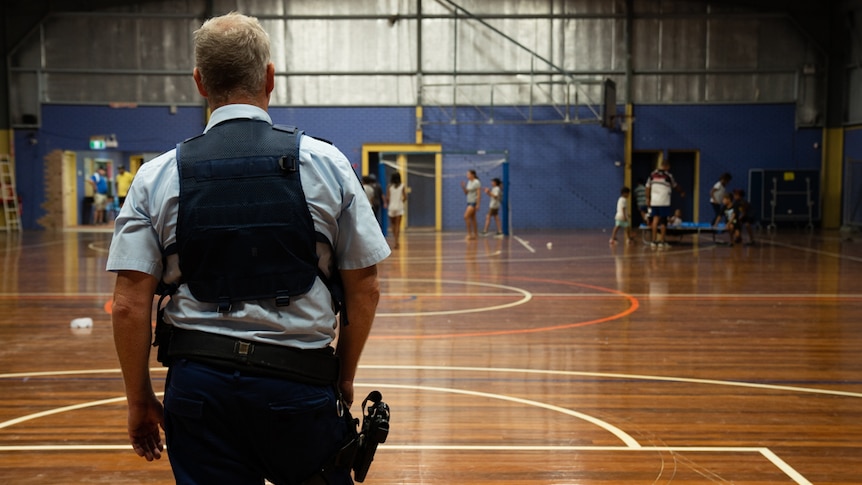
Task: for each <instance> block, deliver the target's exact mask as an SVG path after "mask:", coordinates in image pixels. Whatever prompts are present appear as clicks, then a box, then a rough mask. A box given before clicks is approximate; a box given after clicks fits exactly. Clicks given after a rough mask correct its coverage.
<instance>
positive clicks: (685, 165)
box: [632, 150, 700, 222]
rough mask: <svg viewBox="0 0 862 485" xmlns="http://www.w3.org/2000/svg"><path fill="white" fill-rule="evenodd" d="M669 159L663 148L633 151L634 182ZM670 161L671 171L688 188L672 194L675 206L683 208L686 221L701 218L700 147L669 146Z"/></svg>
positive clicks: (672, 202)
mask: <svg viewBox="0 0 862 485" xmlns="http://www.w3.org/2000/svg"><path fill="white" fill-rule="evenodd" d="M664 159H665V154H664V152H663V151H660V150H642V151H635V152H633V153H632V185H633V186H637V185H638V184H639V183H641V182H644V181H646V179H647V177H649V174H650V173H651V172H652V171H653V170H655V169H656V168H658V166H659V163H661V161H662V160H664ZM667 161H668V163H670V173H671V174H672V175H673V178H674V180H676V183H677V184H678V185H679V186H680V187H681V188H682V190H683V192H685V197H682V196H681V195H680V194H679V193H678V192H676V191H674V192H673V195H672V196H671V202H670V204H671V207H672V208H673V209H674V210H676V209H680V210H681V211H682V219H683V220H684V221H690V222H697V221H698V220H699V217H700V214H699V212H700V211H699V210H698V209H699V205H698V203H697V199H698V196H699V191H698V186H697V182H698V180H697V179H698V170H699V165H700V151H699V150H669V151H668V153H667Z"/></svg>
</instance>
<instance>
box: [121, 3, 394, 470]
mask: <svg viewBox="0 0 862 485" xmlns="http://www.w3.org/2000/svg"><path fill="white" fill-rule="evenodd" d="M194 43H195V64H196V67H195V69H194V80H195V83H196V85H197V88H198V91H199V92H200V94H201V95H202V96H203V97H205V98H206V99H207V101H208V103H209V106H210V108H211V109H212V116H211V118H210V120H209V123H208V124H207V126H206V128H205V130H204V134H203V135H200V136H198V137H195V138H192V139H190V140H187V141H185V142H183V143H181V144H180V145H179V146H178V148H177V149H175V150H171V151H169V152H167V153H165V154H162V155H161V156H159V157H157V158H155V159H154V160H152V161H150V162H148V163H146V164H144V165H143V166H142V167H141V169H140V170H139V172H138V173H137V175H136V180H135V183H134V184H133V185H132V187H131V190H130V192H129V194H128V197H127V199H126V203H125V205H124V206H123V208H122V210H121V211H120V214H119V216H118V218H117V221H116V228H115V233H114V238H113V241H112V243H111V250H110V255H109V257H108V264H107V269H108V270H109V271H113V272H116V273H117V282H116V288H115V291H114V299H113V316H112V318H113V327H114V341H115V345H116V349H117V354H118V356H119V359H120V364H121V367H122V371H123V380H124V382H125V388H126V397H127V400H128V405H129V415H128V428H129V437H130V440H131V443H132V447H133V449H134V450H135V452H136V453H137V454H138V455H139V456H141V457H144V458H146V459H147V461H151V460H154V459H159V458H160V457H161V455H162V452H163V451H164V448H163V444H162V441H161V436H160V431H159V426H161V427H163V428H164V430H165V439H166V443H167V447H168V450H169V457H170V462H171V467H172V469H173V472H174V477H175V478H176V481H177V483H180V484H216V483H224V484H252V483H254V484H263V483H264V480H265V479H267V480H270V481H271V482H273V483H276V484H299V483H304V482H310V481H316V482H321V480H325V483H329V484H344V483H352V480H351V478H350V475H349V469H348V468H343V469H339V468H336V467H333V466H329V465H330V464H331V463H332V461H333V460H332V458H333V457H334V456H335V455H336V453H337V451H338V450H339V449H340V447H341V446H342V445H343V444H344V439H345V436H346V433H347V429H348V426H347V424H346V422H345V420H344V419H343V418H342V417H340V415H339V414H340V409H342V407H341V405H340V404H341V403H339V399H340V400H341V401H342V402H343V404H344V405H345V406H349V405H350V404H351V403H352V401H353V398H354V389H353V381H354V377H355V375H356V368H357V365H358V361H359V356H360V354H361V352H362V349H363V347H364V345H365V342H366V339H367V338H368V334H369V332H370V330H371V325H372V321H373V319H374V314H375V311H376V307H377V301H378V298H379V288H378V281H377V267H376V265H377V263H379V262H380V261H382V260H383V259H385V258H386V257H387V256H388V255H389V253H390V250H389V247H388V245H387V244H386V240H385V239H384V238H383V235H382V233H381V231H380V228H379V226H378V224H377V221H376V220H375V219H374V214H373V212H372V210H371V205H370V204H369V203H368V199H367V197H366V196H365V192H364V191H363V189H362V186H361V184H360V182H359V180H358V178H357V176H356V174H355V173H354V172H353V169H352V168H351V165H350V163H349V162H348V160H347V159H346V158H345V156H344V155H343V154H342V153H341V152H340V151H339V150H338V149H336V148H335V147H333V146H332V145H330V144H328V143H325V142H323V141H320V140H317V139H314V138H312V137H310V136H304V135H302V134H301V132H298V131H296V130H293V129H290V128H287V127H279V126H273V123H272V120H271V118H270V116H269V115H268V113H267V111H266V110H267V108H268V105H269V98H270V93H271V92H272V90H273V86H274V84H275V67H274V65H273V64H272V63H271V62H270V47H269V38H268V36H267V34H266V32H265V31H264V30H263V28H262V27H261V25H260V24H259V22H258V21H257V19H255V18H251V17H246V16H244V15H240V14H236V13H232V14H228V15H225V16H222V17H216V18H213V19H210V20H208V21H207V22H205V23H204V24H203V26H202V27H201V28H200V29H199V30H197V31H196V32H195V35H194ZM163 258H164V259H163ZM163 261H164V264H163ZM339 280H340V282H339ZM342 290H343V291H342ZM157 293H158V294H159V295H162V294H166V295H169V298H168V297H165V298H164V299H163V300H162V301H160V302H159V305H158V308H163V310H161V311H159V312H158V315H157V321H158V324H157V328H156V332H155V339H156V343H157V344H158V347H157V349H158V359H159V360H160V361H161V362H163V363H164V364H165V365H168V367H169V369H168V374H167V379H166V382H165V395H164V407H163V406H162V403H161V402H159V400H158V398H157V397H156V395H155V393H154V390H153V386H152V383H151V379H150V374H149V367H150V349H151V341H152V337H153V335H152V334H153V332H152V331H151V322H152V316H153V315H152V308H153V298H154V295H156V294H157ZM342 294H343V295H344V296H343V298H339V295H342ZM342 300H343V304H344V311H342V312H341V317H340V324H338V323H337V322H338V320H337V319H336V312H337V311H338V309H339V302H341V301H342ZM336 334H338V338H337V348H335V349H333V347H332V345H333V342H334V341H336ZM321 470H324V471H323V472H321Z"/></svg>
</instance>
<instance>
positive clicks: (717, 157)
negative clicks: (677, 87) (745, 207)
mask: <svg viewBox="0 0 862 485" xmlns="http://www.w3.org/2000/svg"><path fill="white" fill-rule="evenodd" d="M634 116H635V123H634V125H635V126H634V143H633V144H634V147H633V148H634V149H635V150H662V151H665V152H667V150H677V149H678V150H699V151H700V184H699V190H700V200H698V201H697V202H698V204H699V208H700V214H701V220H706V219H705V217H704V216H709V215H710V214H712V208H711V207H710V205H709V191H710V189H711V188H712V186H713V184H715V182H716V181H717V180H718V177H719V176H721V174H722V173H723V172H729V173H730V174H731V175H732V176H733V180H732V181H731V183H730V188H731V189H735V188H741V189H744V190H747V189H748V173H749V170H750V169H753V168H763V169H797V170H798V169H816V170H819V169H820V164H821V148H822V146H823V143H822V138H823V137H822V130H821V129H819V128H818V129H796V127H795V106H794V105H792V104H768V105H709V106H703V105H697V106H694V105H686V106H664V105H662V106H636V107H635V109H634ZM815 143H817V148H815V146H814V144H815ZM672 172H673V167H671V173H672ZM685 190H686V192H688V193H689V194H691V193H692V192H693V191H692V188H691V187H685Z"/></svg>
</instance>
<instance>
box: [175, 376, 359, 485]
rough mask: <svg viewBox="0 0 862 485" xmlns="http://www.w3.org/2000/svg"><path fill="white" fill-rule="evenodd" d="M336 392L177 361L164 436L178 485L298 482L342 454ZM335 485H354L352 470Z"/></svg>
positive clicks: (337, 476)
mask: <svg viewBox="0 0 862 485" xmlns="http://www.w3.org/2000/svg"><path fill="white" fill-rule="evenodd" d="M336 399H337V397H336V395H335V390H334V389H333V388H332V387H331V386H315V385H310V384H303V383H299V382H294V381H290V380H287V379H282V378H275V377H261V376H255V375H245V374H243V373H242V372H240V371H231V370H226V369H220V368H217V367H213V366H209V365H205V364H200V363H197V362H191V361H188V360H184V359H180V360H178V361H177V362H174V363H173V364H171V367H170V369H169V370H168V377H167V381H166V383H165V397H164V404H165V435H166V442H167V447H168V457H169V458H170V461H171V468H172V469H173V472H174V478H175V479H176V482H177V484H180V485H187V484H188V485H192V484H195V485H210V484H231V485H246V484H248V485H251V484H254V485H261V484H263V483H264V479H267V480H269V481H271V482H272V483H274V484H276V485H294V484H300V483H302V481H304V480H306V479H308V478H309V477H311V476H312V475H314V474H315V472H317V471H318V470H320V469H321V468H322V467H323V466H324V465H325V464H326V463H327V462H329V460H331V459H332V457H333V456H334V455H335V454H336V453H337V451H338V449H339V448H340V447H341V445H342V444H343V440H344V437H345V436H346V432H347V424H346V421H345V420H344V419H343V418H341V417H339V416H338V412H337V407H336ZM325 479H326V482H327V483H329V484H330V485H344V484H352V483H353V480H352V479H351V478H350V470H348V469H341V470H336V471H333V472H331V473H329V474H328V475H327V476H326V477H325Z"/></svg>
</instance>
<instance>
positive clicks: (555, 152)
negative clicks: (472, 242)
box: [425, 108, 624, 233]
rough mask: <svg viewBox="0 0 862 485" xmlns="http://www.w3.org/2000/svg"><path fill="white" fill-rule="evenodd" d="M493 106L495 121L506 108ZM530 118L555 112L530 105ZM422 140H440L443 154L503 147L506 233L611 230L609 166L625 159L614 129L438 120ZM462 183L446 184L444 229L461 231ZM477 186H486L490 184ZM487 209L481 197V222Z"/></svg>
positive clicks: (613, 178) (615, 174) (615, 179)
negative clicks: (506, 169)
mask: <svg viewBox="0 0 862 485" xmlns="http://www.w3.org/2000/svg"><path fill="white" fill-rule="evenodd" d="M496 111H497V116H495V119H498V118H501V117H505V116H506V113H505V110H502V109H500V108H497V110H496ZM524 111H526V110H525V109H524V108H522V109H521V112H524ZM534 115H535V117H536V118H538V119H543V116H544V119H548V118H551V117H553V116H554V113H541V112H537V111H536V109H535V108H534ZM582 116H587V115H586V114H582ZM459 118H460V119H461V120H463V119H464V118H463V117H462V116H459ZM425 141H427V142H439V143H442V144H443V147H444V150H446V151H476V150H488V151H491V150H501V151H502V150H505V151H508V161H509V173H510V176H509V207H510V209H511V212H512V214H511V221H512V227H511V230H512V231H513V232H516V233H517V232H518V231H521V230H532V229H572V228H596V227H613V218H614V211H615V209H616V200H617V198H618V197H619V189H620V187H621V186H622V184H623V180H624V177H623V176H624V174H623V167H622V165H620V166H619V167H617V166H616V165H615V164H614V161H618V160H619V161H622V160H623V159H624V152H623V141H624V139H623V136H622V134H621V133H610V132H609V131H608V130H606V129H605V128H602V127H600V126H598V125H588V124H585V125H562V124H541V123H538V124H468V123H459V124H455V125H452V124H445V123H442V124H436V125H433V124H432V125H428V126H426V128H425ZM461 180H463V179H459V180H456V181H448V180H447V181H446V183H447V185H446V186H445V189H444V195H443V228H444V229H446V230H464V218H463V215H464V207H465V199H464V193H463V191H461V188H460V181H461ZM482 184H483V187H486V186H490V181H488V180H484V181H482ZM487 210H488V208H487V203H486V201H483V203H482V207H481V208H480V210H479V214H478V216H479V218H480V220H482V221H483V223H484V217H485V214H486V213H487Z"/></svg>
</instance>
